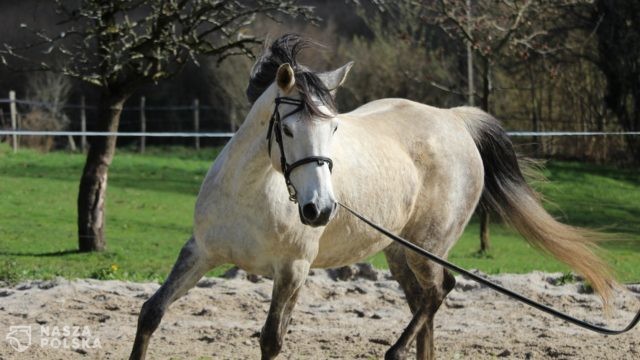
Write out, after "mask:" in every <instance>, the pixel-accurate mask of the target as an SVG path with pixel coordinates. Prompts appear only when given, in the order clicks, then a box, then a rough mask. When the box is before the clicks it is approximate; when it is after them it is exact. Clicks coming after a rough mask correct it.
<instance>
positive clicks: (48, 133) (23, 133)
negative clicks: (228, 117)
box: [0, 130, 235, 138]
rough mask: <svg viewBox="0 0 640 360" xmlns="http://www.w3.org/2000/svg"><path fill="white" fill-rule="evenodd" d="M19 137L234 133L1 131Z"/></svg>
mask: <svg viewBox="0 0 640 360" xmlns="http://www.w3.org/2000/svg"><path fill="white" fill-rule="evenodd" d="M14 134H15V135H19V136H121V137H142V136H146V137H185V138H195V137H208V138H230V137H233V135H234V134H235V133H232V132H197V133H196V132H102V131H84V132H83V131H29V130H16V131H12V130H0V136H1V135H14Z"/></svg>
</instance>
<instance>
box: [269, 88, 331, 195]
mask: <svg viewBox="0 0 640 360" xmlns="http://www.w3.org/2000/svg"><path fill="white" fill-rule="evenodd" d="M275 103H276V107H275V109H274V110H273V114H272V115H271V120H270V121H269V130H268V131H267V140H268V151H269V156H271V138H272V135H273V134H274V133H275V137H276V143H277V144H278V147H279V148H280V166H281V168H282V172H283V174H284V181H285V182H286V184H287V191H289V200H291V201H292V202H294V203H297V202H298V199H297V191H296V188H295V186H293V183H292V182H291V178H290V177H291V172H292V171H293V170H294V169H295V168H297V167H299V166H302V165H305V164H309V163H316V164H317V165H318V166H323V165H324V164H327V165H329V172H331V171H333V161H332V160H331V159H330V158H328V157H325V156H308V157H306V158H302V159H300V160H298V161H296V162H294V163H293V164H289V163H287V158H286V156H285V154H284V142H283V141H282V120H283V119H286V118H287V117H289V116H291V115H293V114H296V113H298V112H300V111H302V110H303V109H304V108H305V103H304V101H302V100H299V99H294V98H290V97H284V96H279V97H276V99H275ZM280 104H286V105H295V107H296V108H295V109H293V110H292V111H290V112H289V113H287V114H286V115H284V116H282V117H281V116H280V111H278V108H279V106H280Z"/></svg>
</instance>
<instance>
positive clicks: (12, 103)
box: [9, 90, 18, 153]
mask: <svg viewBox="0 0 640 360" xmlns="http://www.w3.org/2000/svg"><path fill="white" fill-rule="evenodd" d="M9 108H10V109H11V130H13V131H16V130H18V126H17V123H18V110H17V108H16V92H15V91H13V90H11V91H9ZM11 146H12V147H13V152H14V153H17V152H18V135H17V134H15V133H14V134H12V135H11Z"/></svg>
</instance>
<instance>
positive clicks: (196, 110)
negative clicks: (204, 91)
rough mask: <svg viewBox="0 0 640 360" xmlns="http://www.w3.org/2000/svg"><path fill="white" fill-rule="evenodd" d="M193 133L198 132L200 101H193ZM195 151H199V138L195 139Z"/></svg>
mask: <svg viewBox="0 0 640 360" xmlns="http://www.w3.org/2000/svg"><path fill="white" fill-rule="evenodd" d="M193 131H195V133H196V134H197V133H199V132H200V100H198V99H194V100H193ZM195 144H196V150H200V137H198V136H196V137H195Z"/></svg>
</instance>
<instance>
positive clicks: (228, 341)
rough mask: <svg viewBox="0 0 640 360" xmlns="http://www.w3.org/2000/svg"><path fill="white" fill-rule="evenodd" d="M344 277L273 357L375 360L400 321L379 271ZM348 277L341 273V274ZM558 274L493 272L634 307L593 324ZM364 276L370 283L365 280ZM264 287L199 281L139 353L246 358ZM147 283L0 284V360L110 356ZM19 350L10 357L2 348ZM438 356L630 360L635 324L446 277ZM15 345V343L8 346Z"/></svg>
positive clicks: (254, 342)
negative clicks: (560, 316)
mask: <svg viewBox="0 0 640 360" xmlns="http://www.w3.org/2000/svg"><path fill="white" fill-rule="evenodd" d="M354 269H357V268H355V267H354V268H352V270H353V271H351V272H353V273H354V274H352V276H351V277H350V278H349V279H348V280H347V281H342V280H334V279H335V277H336V276H337V275H340V274H342V275H344V273H339V274H337V273H336V272H326V271H324V270H315V271H314V272H313V274H312V275H311V276H310V277H309V279H308V281H307V283H306V285H305V289H304V291H303V293H302V295H301V298H300V300H299V302H298V305H297V307H296V310H295V312H294V315H293V320H292V324H291V326H290V327H289V329H290V330H289V333H288V334H287V337H286V339H285V345H284V348H283V351H282V354H281V357H280V358H282V359H379V358H382V357H383V355H384V352H385V351H386V349H387V348H388V347H389V346H390V344H391V343H393V342H394V341H395V339H396V338H397V337H398V335H399V334H400V332H401V331H402V329H403V328H404V326H405V325H406V323H407V322H408V321H409V319H410V315H409V311H408V308H407V306H406V305H405V301H404V298H403V295H402V293H401V291H400V290H399V288H398V285H397V284H396V283H395V282H394V281H393V280H391V279H390V276H389V274H388V272H376V271H371V270H370V269H368V268H366V267H364V268H361V269H362V271H359V270H354ZM347 275H348V274H347ZM559 277H560V274H543V273H531V274H527V275H500V276H494V277H492V278H493V279H495V280H496V281H498V282H500V283H502V284H503V285H506V286H508V287H510V288H512V289H515V290H517V291H521V292H523V293H524V294H526V295H529V296H532V297H533V298H534V299H537V300H540V301H544V302H546V303H548V304H552V305H553V306H555V307H557V308H559V309H562V310H565V311H569V312H570V313H571V314H573V315H575V316H578V317H582V318H589V319H593V321H595V322H597V323H601V324H603V323H606V324H608V325H610V326H613V327H616V328H619V327H622V326H624V324H625V322H627V321H630V320H631V318H632V317H633V315H634V311H635V310H637V309H639V308H640V305H639V302H638V300H639V299H640V286H637V285H635V286H634V285H632V286H630V287H629V288H630V290H631V291H630V292H620V293H619V294H618V296H617V300H616V311H615V312H614V314H613V315H612V316H611V317H610V318H608V319H606V320H603V318H602V317H601V314H602V312H601V309H600V305H599V302H598V300H597V298H596V296H594V295H591V294H585V293H584V290H583V289H584V288H583V287H582V285H581V284H580V283H571V284H565V285H554V283H556V281H557V279H558V278H559ZM372 279H375V280H372ZM271 285H272V282H271V280H268V279H262V278H255V277H249V279H247V276H246V274H244V273H243V272H241V271H237V272H236V273H235V274H232V275H230V276H229V278H227V279H219V278H215V279H211V278H205V279H202V280H201V281H200V282H199V283H198V286H197V287H196V288H194V289H193V290H191V291H190V292H189V293H188V294H187V295H186V296H185V297H184V298H182V299H180V300H178V301H177V302H176V303H175V304H174V305H173V306H172V307H171V308H170V309H169V311H168V312H167V314H166V315H165V317H164V320H163V322H162V324H161V325H160V328H159V329H158V331H156V333H155V335H154V337H153V339H152V342H151V346H150V353H149V358H151V359H170V358H173V359H197V358H205V359H209V358H212V359H258V358H259V354H260V350H259V344H258V338H257V336H258V331H259V330H260V328H261V326H262V324H263V321H264V319H265V318H266V312H267V309H268V307H269V299H270V294H271ZM157 288H158V285H157V284H152V283H130V282H122V281H97V280H75V281H67V280H63V279H59V280H55V281H31V282H28V283H23V284H19V285H17V286H14V287H9V288H7V287H0V337H1V338H0V359H65V360H66V359H122V358H126V357H127V355H128V352H129V350H130V346H131V344H132V339H133V336H134V331H135V324H136V319H137V314H138V311H139V308H140V306H141V305H142V303H143V301H144V300H145V299H147V298H148V297H149V295H151V294H152V293H153V292H154V291H155V290H156V289H157ZM15 325H24V326H30V330H31V345H30V346H28V347H26V346H25V348H26V349H25V350H24V351H23V352H18V351H16V350H15V349H14V348H13V347H12V346H11V345H10V342H9V340H7V335H8V334H9V337H15V338H16V339H17V341H18V342H20V344H21V345H23V346H24V345H26V344H28V339H27V334H26V332H27V331H25V330H22V331H20V330H16V328H14V332H13V333H11V330H10V326H15ZM436 328H437V329H436V340H435V341H436V347H437V351H438V355H439V358H441V359H495V358H506V359H639V358H640V328H638V329H634V330H632V331H631V332H630V333H627V334H624V335H621V336H615V337H614V336H603V335H598V334H594V333H590V332H588V331H586V330H582V329H580V328H577V327H576V326H573V325H570V324H566V323H564V322H562V321H560V320H556V319H553V318H551V317H550V316H548V315H546V314H542V313H540V312H538V311H535V310H533V309H530V308H528V307H526V306H525V305H521V304H519V303H517V302H515V301H512V300H510V299H508V298H506V297H504V296H502V295H500V294H496V293H494V292H493V291H491V290H488V289H486V288H482V287H480V286H478V285H477V284H475V283H473V282H471V281H469V280H467V279H464V278H461V277H458V285H457V287H456V289H455V290H454V291H453V292H452V293H451V294H450V295H449V297H448V299H447V300H446V302H445V304H444V305H443V307H442V308H441V310H440V312H438V315H437V317H436ZM14 344H16V343H14Z"/></svg>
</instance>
